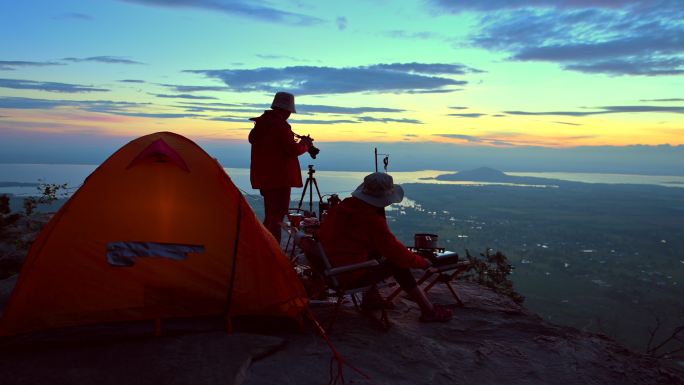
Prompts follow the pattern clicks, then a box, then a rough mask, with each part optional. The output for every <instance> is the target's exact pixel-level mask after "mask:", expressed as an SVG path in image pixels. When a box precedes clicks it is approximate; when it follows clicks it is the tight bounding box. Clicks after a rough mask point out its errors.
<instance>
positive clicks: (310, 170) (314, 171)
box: [307, 164, 316, 178]
mask: <svg viewBox="0 0 684 385" xmlns="http://www.w3.org/2000/svg"><path fill="white" fill-rule="evenodd" d="M307 173H308V174H309V178H313V174H315V173H316V170H314V165H313V164H310V165H309V171H307Z"/></svg>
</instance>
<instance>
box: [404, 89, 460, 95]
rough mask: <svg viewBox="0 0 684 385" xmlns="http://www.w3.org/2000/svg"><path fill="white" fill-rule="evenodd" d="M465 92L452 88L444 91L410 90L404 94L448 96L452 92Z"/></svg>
mask: <svg viewBox="0 0 684 385" xmlns="http://www.w3.org/2000/svg"><path fill="white" fill-rule="evenodd" d="M457 91H463V88H450V89H444V90H408V91H404V92H403V93H404V94H448V93H450V92H457Z"/></svg>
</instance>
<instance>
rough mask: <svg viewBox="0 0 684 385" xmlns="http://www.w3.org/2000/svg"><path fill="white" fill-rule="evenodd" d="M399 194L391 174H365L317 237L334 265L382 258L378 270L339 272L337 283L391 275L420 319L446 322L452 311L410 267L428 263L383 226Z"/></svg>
mask: <svg viewBox="0 0 684 385" xmlns="http://www.w3.org/2000/svg"><path fill="white" fill-rule="evenodd" d="M403 198H404V190H403V189H402V188H401V186H399V185H395V184H394V180H393V179H392V177H391V176H390V175H388V174H385V173H381V172H376V173H373V174H370V175H368V176H366V177H365V178H364V179H363V183H362V184H361V185H360V186H359V187H358V188H357V189H356V190H355V191H354V192H353V193H352V196H351V198H347V199H345V200H344V201H342V203H340V204H338V205H337V206H336V207H335V208H333V209H332V210H331V211H330V212H329V214H328V217H327V218H326V220H325V221H324V222H323V224H322V225H321V228H320V231H319V234H318V236H319V238H320V241H321V244H322V245H323V249H324V250H325V253H326V255H327V256H328V258H329V259H330V263H331V264H332V265H333V266H340V265H348V264H354V263H360V262H364V261H367V260H369V259H371V258H378V257H380V256H382V257H385V259H386V261H385V262H384V263H382V264H381V265H380V266H379V267H377V268H371V269H368V270H366V271H360V272H359V271H357V272H350V273H346V276H345V275H342V276H340V278H339V280H340V283H341V284H342V285H346V286H349V287H352V286H357V287H358V286H363V285H367V284H372V283H374V282H377V281H379V280H381V279H384V278H386V277H389V276H394V278H395V279H396V281H397V282H398V283H399V285H400V286H401V288H402V289H403V290H404V291H405V292H406V293H408V294H409V296H410V297H411V299H413V300H414V301H415V302H416V303H417V304H418V305H419V306H420V309H421V317H420V319H421V321H425V322H433V321H448V320H450V319H451V316H452V313H451V311H450V310H449V309H447V308H445V307H443V306H440V305H434V304H432V302H430V300H429V299H428V298H427V297H426V295H425V293H424V292H423V291H422V290H421V289H420V287H418V285H417V284H416V280H415V278H414V277H413V274H412V273H411V271H410V269H412V268H416V269H425V268H427V267H429V266H430V263H429V262H428V261H427V260H426V259H424V258H423V257H421V256H420V255H418V254H415V253H412V252H410V251H409V250H408V249H407V248H406V246H404V245H403V244H402V243H401V242H399V240H397V238H396V237H395V236H394V234H392V232H391V231H390V229H389V227H388V226H387V220H386V218H385V207H386V206H389V205H390V204H392V203H399V202H401V201H402V199H403ZM365 300H366V298H365V297H364V301H365Z"/></svg>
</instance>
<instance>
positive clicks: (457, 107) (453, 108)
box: [449, 106, 468, 110]
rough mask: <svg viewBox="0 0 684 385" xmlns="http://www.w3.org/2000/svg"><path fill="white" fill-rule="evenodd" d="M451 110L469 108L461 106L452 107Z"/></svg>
mask: <svg viewBox="0 0 684 385" xmlns="http://www.w3.org/2000/svg"><path fill="white" fill-rule="evenodd" d="M449 108H451V109H452V110H467V109H468V107H461V106H451V107H449Z"/></svg>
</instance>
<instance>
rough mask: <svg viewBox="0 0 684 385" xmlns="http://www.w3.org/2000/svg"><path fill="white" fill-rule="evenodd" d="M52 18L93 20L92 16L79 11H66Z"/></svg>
mask: <svg viewBox="0 0 684 385" xmlns="http://www.w3.org/2000/svg"><path fill="white" fill-rule="evenodd" d="M53 19H56V20H80V21H90V20H93V17H92V16H90V15H88V14H85V13H79V12H68V13H63V14H61V15H57V16H55V17H53Z"/></svg>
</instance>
